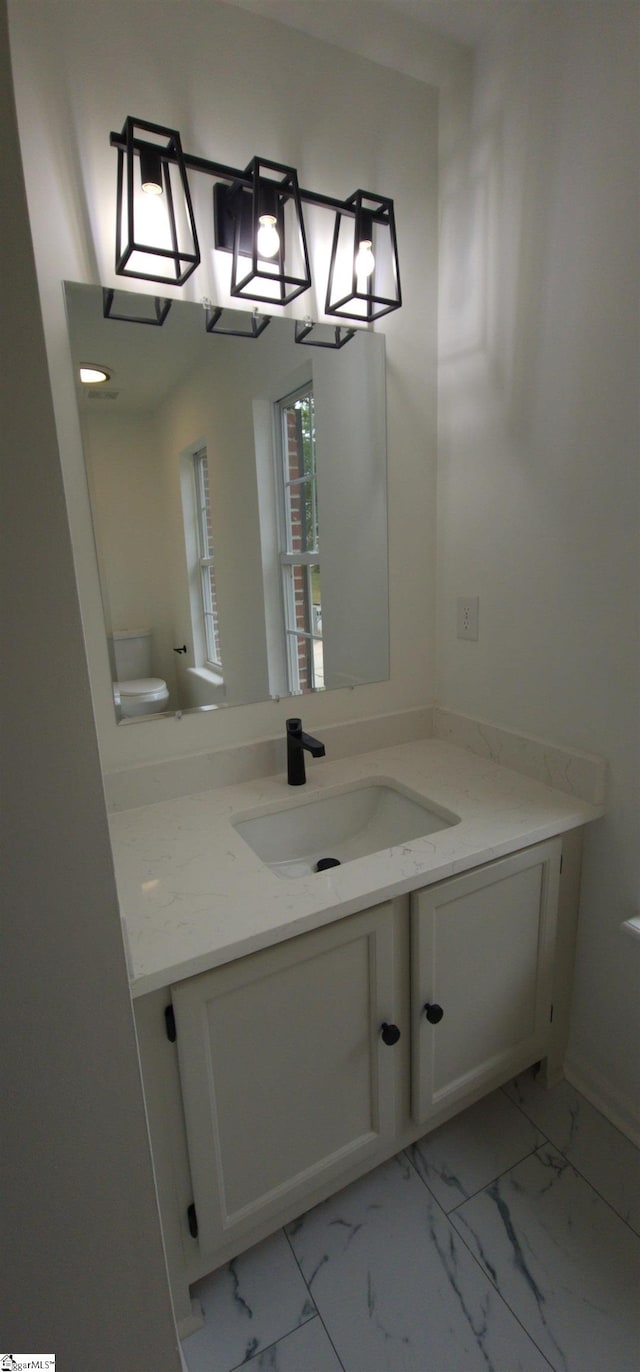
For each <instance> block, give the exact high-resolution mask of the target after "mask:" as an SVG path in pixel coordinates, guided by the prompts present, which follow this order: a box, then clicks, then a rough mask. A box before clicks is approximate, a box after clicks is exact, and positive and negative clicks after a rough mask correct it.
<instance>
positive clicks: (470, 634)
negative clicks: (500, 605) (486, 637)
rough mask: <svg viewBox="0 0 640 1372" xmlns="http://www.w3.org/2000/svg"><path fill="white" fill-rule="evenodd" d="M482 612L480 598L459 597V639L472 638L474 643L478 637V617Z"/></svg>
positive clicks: (474, 596) (473, 596)
mask: <svg viewBox="0 0 640 1372" xmlns="http://www.w3.org/2000/svg"><path fill="white" fill-rule="evenodd" d="M479 612H480V597H479V596H477V595H460V596H458V616H457V618H458V630H457V632H458V638H470V639H473V640H474V642H475V640H476V639H477V637H478V616H479Z"/></svg>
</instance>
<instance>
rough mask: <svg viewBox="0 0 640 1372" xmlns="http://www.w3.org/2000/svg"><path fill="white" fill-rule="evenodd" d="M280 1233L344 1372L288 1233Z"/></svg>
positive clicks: (343, 1371)
mask: <svg viewBox="0 0 640 1372" xmlns="http://www.w3.org/2000/svg"><path fill="white" fill-rule="evenodd" d="M282 1232H283V1234H284V1236H285V1239H286V1240H287V1243H288V1245H289V1248H290V1249H291V1253H292V1255H293V1260H294V1262H295V1264H296V1267H297V1268H298V1271H299V1273H300V1276H301V1277H302V1280H303V1282H304V1284H305V1286H306V1288H307V1291H308V1292H309V1300H310V1301H311V1302H312V1305H313V1308H314V1310H315V1311H316V1313H317V1316H318V1319H319V1320H320V1323H321V1325H322V1328H323V1329H324V1332H325V1334H326V1336H327V1338H328V1340H329V1343H330V1344H331V1347H332V1349H333V1351H334V1353H335V1355H336V1358H337V1359H338V1362H339V1364H340V1367H341V1368H342V1372H346V1368H345V1365H344V1363H343V1361H342V1358H341V1357H340V1356H339V1354H338V1350H337V1348H336V1346H335V1344H334V1342H333V1339H332V1338H331V1335H330V1333H329V1330H328V1329H327V1326H326V1324H325V1322H324V1318H323V1316H322V1315H321V1314H320V1310H319V1308H318V1306H317V1304H316V1298H315V1296H314V1295H313V1293H312V1291H311V1287H310V1286H309V1284H308V1282H307V1279H306V1277H305V1275H304V1272H303V1271H302V1267H301V1266H300V1263H299V1262H298V1255H297V1253H296V1251H295V1248H294V1246H293V1244H292V1242H291V1239H290V1238H289V1235H288V1233H287V1231H286V1228H285V1229H283V1231H282Z"/></svg>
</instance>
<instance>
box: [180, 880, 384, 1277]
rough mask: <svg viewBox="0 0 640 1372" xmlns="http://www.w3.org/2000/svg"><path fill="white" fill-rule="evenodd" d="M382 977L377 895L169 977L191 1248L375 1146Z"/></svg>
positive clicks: (379, 1123)
mask: <svg viewBox="0 0 640 1372" xmlns="http://www.w3.org/2000/svg"><path fill="white" fill-rule="evenodd" d="M392 987H393V922H392V906H391V905H383V906H380V907H378V908H376V909H375V910H372V911H366V912H365V913H363V914H360V915H354V916H352V917H351V918H349V919H346V920H343V921H340V922H339V923H337V924H333V925H330V926H327V927H326V928H323V929H320V930H317V931H314V932H313V933H310V934H305V935H302V936H301V937H299V938H295V939H291V940H288V941H287V942H286V943H282V944H279V945H277V946H276V947H274V948H269V949H266V950H265V951H264V952H260V953H255V954H252V955H251V956H248V957H245V958H242V959H240V960H238V961H237V962H234V963H230V964H229V965H228V966H225V967H220V968H217V969H215V970H213V971H211V972H206V973H203V974H202V975H201V976H198V977H194V978H191V979H190V980H188V981H184V982H181V983H179V984H178V985H176V986H174V987H173V988H172V998H173V1005H174V1012H175V1018H176V1027H177V1036H178V1037H177V1043H178V1054H179V1064H180V1077H181V1083H182V1092H183V1100H184V1110H185V1119H186V1127H187V1138H188V1145H189V1156H190V1163H191V1173H192V1181H193V1190H194V1201H195V1206H196V1214H197V1220H198V1230H199V1234H198V1237H199V1242H200V1248H201V1252H203V1253H209V1252H211V1253H213V1254H215V1250H216V1248H217V1247H220V1246H221V1245H222V1243H223V1240H226V1241H227V1247H228V1239H229V1237H230V1236H231V1237H233V1236H234V1235H235V1234H236V1233H237V1234H238V1236H239V1237H241V1236H242V1235H243V1234H244V1233H245V1232H249V1231H250V1230H251V1228H252V1227H253V1226H255V1225H256V1224H259V1223H261V1222H264V1221H265V1220H268V1219H269V1218H270V1217H271V1216H273V1217H274V1220H275V1222H276V1223H278V1222H279V1216H281V1215H282V1213H283V1212H284V1211H285V1210H286V1209H287V1207H289V1218H291V1215H292V1214H293V1213H295V1210H293V1209H292V1202H294V1201H295V1200H296V1199H297V1198H298V1197H300V1199H301V1201H304V1197H305V1196H306V1195H308V1194H309V1193H310V1192H311V1191H313V1188H314V1186H317V1185H318V1184H321V1183H322V1184H323V1183H325V1182H326V1181H329V1180H330V1179H332V1178H333V1177H335V1178H336V1184H338V1183H339V1180H340V1174H341V1171H342V1172H344V1170H345V1169H346V1168H348V1167H349V1166H351V1165H355V1164H358V1162H359V1161H360V1160H365V1159H367V1158H369V1157H371V1158H372V1159H374V1160H375V1156H376V1154H377V1152H378V1151H382V1150H383V1148H384V1145H385V1144H387V1143H388V1141H389V1139H390V1138H391V1137H392V1133H393V1127H394V1108H395V1104H394V1102H395V1096H394V1090H395V1086H394V1077H395V1058H396V1054H395V1053H394V1049H393V1047H389V1046H387V1045H386V1044H385V1043H384V1042H383V1041H382V1039H381V1036H380V1028H381V1024H382V1022H384V1021H387V1022H390V1021H391V1020H392V1019H393V1005H392Z"/></svg>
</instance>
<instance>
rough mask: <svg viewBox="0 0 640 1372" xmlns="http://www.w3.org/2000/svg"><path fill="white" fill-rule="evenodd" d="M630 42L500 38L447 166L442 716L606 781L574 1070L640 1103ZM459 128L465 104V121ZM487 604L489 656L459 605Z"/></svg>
mask: <svg viewBox="0 0 640 1372" xmlns="http://www.w3.org/2000/svg"><path fill="white" fill-rule="evenodd" d="M637 39H638V25H637V8H636V6H635V5H628V4H624V3H623V4H620V3H617V2H616V0H609V3H607V4H606V5H602V4H597V3H596V4H593V3H590V2H589V0H585V3H580V4H574V3H568V2H567V0H563V2H562V3H560V4H557V5H554V6H550V5H540V6H524V7H523V12H522V15H521V16H520V17H519V18H518V19H516V20H513V19H512V20H511V21H508V20H506V19H505V22H504V23H499V24H498V26H497V28H496V29H495V31H494V33H493V36H492V37H489V38H488V39H487V41H486V43H485V44H484V45H483V46H482V48H481V50H480V53H479V56H478V60H477V63H476V71H475V80H474V83H473V86H472V91H471V101H470V118H469V122H468V124H467V125H466V126H465V124H464V123H458V125H457V127H456V128H455V129H451V130H450V131H449V138H448V147H449V156H448V158H447V161H446V163H445V165H444V166H443V169H442V250H443V262H442V294H441V319H440V328H441V346H442V360H441V368H440V426H439V476H438V486H439V531H438V537H439V546H438V576H439V683H438V690H437V696H438V699H439V701H441V702H442V703H443V704H446V705H447V706H448V707H449V708H452V709H457V710H460V711H463V712H465V713H468V714H472V715H476V716H480V717H481V718H485V719H488V720H491V721H494V722H496V723H499V724H501V725H504V726H511V727H513V728H515V729H519V730H522V731H526V732H529V733H533V734H538V735H540V736H542V737H544V738H547V739H550V740H555V741H557V742H559V743H563V744H567V745H574V746H576V747H578V748H583V749H587V750H590V751H593V752H596V753H601V754H603V755H604V756H605V757H607V758H608V759H609V762H610V764H611V771H610V789H609V797H608V812H607V817H606V819H605V820H604V821H603V822H602V823H600V824H599V825H597V826H596V827H594V828H593V829H592V830H590V832H589V833H588V835H587V844H586V853H585V862H584V876H583V896H582V908H581V921H580V942H579V950H578V967H577V984H576V992H575V1005H574V1015H573V1032H572V1038H571V1048H570V1060H571V1061H570V1067H571V1070H573V1071H574V1073H576V1074H579V1075H580V1076H581V1078H583V1079H584V1081H585V1083H586V1084H587V1085H588V1084H591V1087H592V1089H594V1090H596V1091H599V1092H600V1095H601V1097H602V1098H607V1096H608V1098H609V1101H610V1104H611V1106H612V1107H613V1108H614V1109H617V1110H618V1112H619V1114H620V1115H621V1117H623V1118H625V1117H626V1118H628V1117H629V1115H630V1112H631V1109H632V1100H633V1098H635V1100H636V1102H637V1100H638V1076H637V1072H638V1043H639V1042H640V1023H639V1018H638V994H637V992H638V975H639V972H640V963H639V962H638V957H637V951H636V947H635V945H632V944H630V942H629V941H628V940H627V939H625V938H624V937H622V936H621V935H620V934H619V932H618V926H619V924H620V922H621V921H622V920H623V919H625V918H628V917H629V916H630V915H632V914H633V913H634V911H635V910H636V909H637V908H638V904H639V898H640V870H639V863H640V842H639V838H640V835H639V834H638V814H639V807H638V760H639V759H638V740H639V733H638V700H639V692H638V643H639V637H638V628H639V625H638V543H637V540H638V452H639V443H638V438H639V435H638V400H637V386H638V359H639V349H638V199H637V194H638V166H639V164H640V158H639V151H640V150H639V146H638V131H639V129H640V121H639V118H638V46H637ZM460 108H461V109H463V108H464V102H461V105H460ZM459 595H479V596H480V638H479V641H478V643H469V642H460V641H459V640H457V639H456V637H455V622H456V619H455V610H456V597H457V596H459Z"/></svg>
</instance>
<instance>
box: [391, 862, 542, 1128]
mask: <svg viewBox="0 0 640 1372" xmlns="http://www.w3.org/2000/svg"><path fill="white" fill-rule="evenodd" d="M560 849H561V843H560V840H559V839H554V840H552V841H550V842H549V843H543V844H538V845H536V847H534V848H528V849H525V850H524V851H523V852H520V853H515V854H514V855H513V856H511V857H508V858H504V859H502V860H500V861H498V862H492V863H490V864H489V865H488V866H487V867H483V868H480V869H479V870H476V871H475V872H469V873H466V874H465V875H464V876H461V877H452V878H451V879H450V880H448V881H443V882H441V883H439V884H438V885H436V886H432V887H428V888H427V889H426V890H424V891H420V892H419V893H417V894H416V895H415V896H413V897H412V903H411V958H412V972H411V982H412V985H411V992H412V994H411V1001H412V1033H413V1037H412V1113H413V1116H414V1119H416V1120H418V1121H422V1120H426V1119H428V1118H429V1116H430V1115H432V1114H434V1113H435V1112H436V1111H438V1110H442V1109H445V1108H446V1107H448V1106H449V1105H453V1104H454V1103H456V1102H457V1101H460V1102H461V1103H464V1098H465V1096H467V1095H468V1096H469V1097H470V1098H471V1097H472V1096H473V1095H474V1093H475V1095H476V1096H477V1095H478V1094H479V1092H478V1087H481V1086H482V1085H483V1084H486V1087H487V1090H489V1089H491V1087H492V1086H494V1085H497V1084H498V1082H499V1080H500V1078H502V1080H506V1077H507V1075H508V1073H509V1071H510V1070H511V1069H512V1070H513V1071H514V1072H516V1071H520V1070H522V1069H523V1068H524V1067H525V1066H528V1065H529V1064H530V1063H532V1062H534V1061H535V1060H536V1058H538V1057H542V1056H544V1052H545V1046H546V1043H547V1040H548V1037H549V1030H550V1019H551V985H552V963H553V948H554V938H555V920H556V909H557V903H558V876H559V870H560ZM426 1007H430V1009H429V1010H427V1009H426ZM440 1011H442V1016H441V1017H440Z"/></svg>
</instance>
